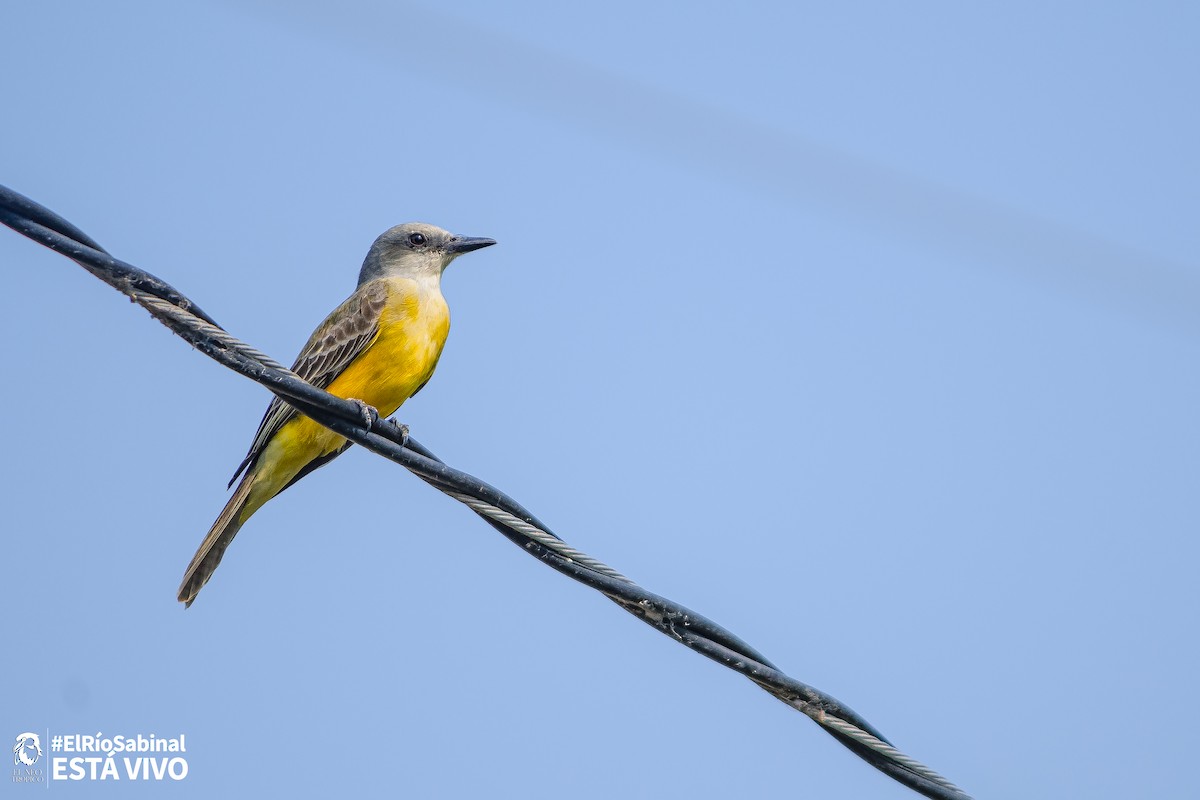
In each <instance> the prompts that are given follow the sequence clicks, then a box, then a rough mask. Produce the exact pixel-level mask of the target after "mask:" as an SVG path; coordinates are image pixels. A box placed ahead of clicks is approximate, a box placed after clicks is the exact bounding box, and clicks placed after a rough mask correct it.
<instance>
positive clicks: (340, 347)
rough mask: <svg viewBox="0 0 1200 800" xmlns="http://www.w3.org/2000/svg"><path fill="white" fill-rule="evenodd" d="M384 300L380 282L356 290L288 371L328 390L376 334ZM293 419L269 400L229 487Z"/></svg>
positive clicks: (288, 410)
mask: <svg viewBox="0 0 1200 800" xmlns="http://www.w3.org/2000/svg"><path fill="white" fill-rule="evenodd" d="M387 297H388V290H387V286H386V285H385V284H384V282H383V281H372V282H371V283H368V284H365V285H364V286H362V287H360V288H359V290H358V291H356V292H355V293H354V294H352V295H351V296H350V297H349V298H348V299H347V300H346V302H344V303H342V304H341V305H340V306H338V307H337V308H336V309H335V310H334V312H333V313H332V314H330V315H329V316H328V317H326V318H325V321H324V322H322V323H321V324H320V325H319V326H318V327H317V329H316V330H315V331H313V335H312V336H311V337H309V340H308V344H306V345H304V349H303V350H301V351H300V355H298V356H296V363H295V364H293V365H292V372H295V373H296V374H297V375H299V376H300V377H301V378H303V379H304V380H306V381H308V382H309V383H311V384H312V385H313V386H316V387H317V388H319V389H324V388H326V387H328V386H329V384H331V383H333V381H334V379H336V378H337V376H338V375H341V374H342V372H343V371H344V370H345V369H346V367H348V366H350V363H351V362H353V361H354V359H356V358H358V356H359V355H361V354H362V352H363V351H364V350H366V349H367V346H368V345H369V344H370V343H371V342H372V340H374V338H375V336H376V334H378V333H379V317H380V314H382V312H383V307H384V305H385V304H386V303H387ZM295 416H296V409H294V408H292V407H291V406H290V405H288V404H287V403H285V402H284V401H283V400H280V399H279V398H278V397H276V398H275V399H274V400H272V401H271V405H269V406H268V407H267V413H266V414H264V415H263V418H262V422H261V423H260V424H259V426H258V433H256V434H255V435H254V443H253V444H251V445H250V451H249V452H248V453H246V457H245V458H244V459H242V463H241V464H239V465H238V468H237V472H235V473H234V474H233V477H232V478H231V479H230V480H229V485H230V486H233V482H234V481H236V480H237V479H238V477H239V476H240V475H241V474H242V473H243V472H245V471H246V470H247V469H249V468H250V467H252V466H253V464H254V462H255V460H256V459H257V458H258V457H259V455H261V454H262V451H263V450H265V449H266V447H267V444H268V443H269V442H270V441H271V437H273V436H274V435H275V434H276V433H278V432H279V429H280V428H282V427H283V426H284V425H285V424H287V423H288V421H290V420H291V419H292V418H293V417H295ZM339 452H340V451H339Z"/></svg>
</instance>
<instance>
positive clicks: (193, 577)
mask: <svg viewBox="0 0 1200 800" xmlns="http://www.w3.org/2000/svg"><path fill="white" fill-rule="evenodd" d="M257 477H258V474H257V473H256V472H253V471H252V472H251V473H250V474H249V475H247V476H246V477H244V478H242V482H241V483H239V484H238V487H237V489H235V490H234V492H233V496H232V497H230V498H229V502H228V503H226V504H225V508H223V509H222V510H221V513H220V515H219V516H218V517H217V521H216V522H214V523H213V524H212V528H211V529H209V531H208V535H207V536H205V537H204V541H203V542H201V543H200V549H199V550H197V551H196V555H194V556H192V563H190V564H188V568H187V572H185V573H184V574H183V583H181V584H179V602H181V603H183V604H184V606H185V607H190V606H191V605H192V602H193V601H194V600H195V599H196V595H198V594H200V590H201V589H202V588H203V587H204V584H206V583H208V579H209V578H211V577H212V574H213V573H214V572H216V570H217V565H218V564H220V563H221V556H223V555H225V548H226V547H228V546H229V543H230V542H232V541H233V537H234V536H237V532H238V531H239V530H241V527H242V523H243V522H245V521H246V520H247V519H249V517H250V514H252V513H254V511H256V510H257V506H261V505H262V503H261V502H259V503H257V504H255V505H254V506H252V507H251V508H249V509H247V508H246V505H247V502H248V501H249V500H250V490H251V489H253V488H254V484H255V482H256V478H257ZM247 511H248V512H249V513H245V512H247Z"/></svg>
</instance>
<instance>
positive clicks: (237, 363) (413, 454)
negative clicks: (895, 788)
mask: <svg viewBox="0 0 1200 800" xmlns="http://www.w3.org/2000/svg"><path fill="white" fill-rule="evenodd" d="M0 222H3V223H4V224H5V225H7V226H8V227H10V228H12V229H13V230H16V231H17V232H18V233H21V234H23V235H24V236H26V237H28V238H30V239H32V240H33V241H35V242H38V243H40V244H43V245H45V246H46V247H49V248H50V249H52V250H55V251H56V252H59V253H62V254H63V255H65V256H67V257H68V258H70V259H71V260H73V261H75V262H76V263H78V264H80V265H81V266H82V267H83V268H84V269H86V270H88V272H90V273H91V274H93V275H95V276H96V277H98V278H100V279H101V280H103V281H104V282H106V283H108V284H109V285H110V286H112V287H114V288H116V289H117V290H118V291H120V292H122V293H123V294H125V295H127V296H128V297H129V298H130V299H131V300H133V301H134V302H136V303H138V304H139V305H141V306H142V307H143V308H145V309H146V310H147V311H149V312H150V314H151V315H152V316H153V317H154V318H155V319H157V320H159V321H160V322H162V323H163V324H164V325H166V326H167V327H168V328H170V329H171V330H172V331H174V332H175V333H176V334H178V335H179V336H180V337H181V338H183V339H184V340H185V341H187V342H189V343H190V344H192V345H193V346H194V347H196V349H198V350H200V351H201V352H203V353H204V354H205V355H207V356H209V357H210V358H212V359H214V360H215V361H217V362H219V363H221V364H222V365H224V366H226V367H229V368H230V369H232V370H234V371H235V372H238V373H240V374H242V375H244V376H246V377H248V378H251V379H252V380H255V381H257V382H258V383H261V384H262V385H264V386H266V387H267V388H268V389H270V390H271V391H272V392H274V393H275V394H276V395H278V396H279V397H281V398H282V399H283V400H285V401H286V402H288V403H289V404H291V405H292V406H294V407H295V408H297V409H298V410H299V411H300V412H301V413H303V414H306V415H308V416H310V417H312V418H313V419H314V420H316V421H317V422H319V423H321V424H322V425H325V426H326V427H328V428H330V429H331V430H333V431H335V432H336V433H338V434H340V435H342V436H344V437H346V438H347V439H349V440H351V441H353V442H354V443H356V444H359V445H361V446H362V447H365V448H367V449H368V450H371V451H372V452H374V453H376V454H378V455H382V456H384V457H385V458H388V459H390V460H392V461H395V462H396V463H398V464H400V465H401V466H403V467H405V468H406V469H408V470H409V471H410V472H412V473H413V474H415V475H416V476H417V477H419V478H421V479H422V480H424V481H425V482H426V483H429V484H430V485H432V486H433V487H434V488H436V489H438V490H439V491H441V492H443V493H444V494H446V495H448V496H450V497H452V498H454V499H455V500H458V501H459V502H461V503H463V504H464V505H466V506H467V507H468V508H470V509H471V510H472V511H474V512H475V513H476V514H478V515H479V516H480V517H481V518H482V519H483V520H484V521H485V522H487V523H488V524H489V525H491V526H492V527H493V528H495V529H496V530H497V531H499V532H500V533H501V534H503V535H504V536H505V537H506V538H508V539H509V540H510V541H512V542H513V543H514V544H517V545H518V546H520V547H521V548H522V549H524V550H525V551H526V552H528V553H530V554H531V555H533V556H534V557H536V558H538V559H539V560H541V561H543V562H545V563H546V564H547V565H549V566H550V567H552V568H553V569H555V570H557V571H559V572H561V573H563V574H565V575H567V576H568V577H571V578H573V579H574V580H576V581H578V582H580V583H582V584H584V585H586V586H589V587H591V588H593V589H596V590H597V591H599V592H601V593H602V594H604V595H605V596H606V597H608V598H609V599H610V600H612V601H613V602H614V603H616V604H617V605H619V606H620V607H621V608H623V609H625V610H626V611H629V612H630V613H632V614H633V615H634V616H636V617H638V618H639V619H641V620H642V621H643V622H645V623H647V624H648V625H650V626H651V627H653V628H655V629H656V630H658V631H659V632H661V633H664V634H666V635H667V636H670V637H671V638H672V639H675V640H676V641H678V642H680V643H681V644H683V645H685V646H687V647H689V648H691V649H692V650H695V651H696V652H698V653H700V654H702V655H704V656H706V657H708V658H710V659H712V660H714V661H716V662H717V663H720V664H722V665H724V666H726V667H728V668H730V669H732V670H734V671H735V672H738V673H740V674H742V675H744V676H745V677H747V678H748V679H750V680H751V681H753V682H754V683H755V684H756V685H758V686H759V687H760V688H762V689H763V690H764V691H766V692H768V693H769V694H771V695H772V696H774V697H775V698H777V699H779V700H780V701H782V702H784V703H786V704H787V705H789V706H791V707H792V708H795V709H796V710H798V711H800V712H801V713H803V714H805V715H806V716H808V717H809V718H810V719H812V720H813V721H814V722H816V723H817V724H818V725H820V726H821V727H822V728H823V729H824V730H825V731H826V732H828V733H829V734H830V735H831V736H833V737H834V738H835V739H837V740H838V741H839V742H840V743H841V744H843V745H844V746H845V747H847V748H848V749H849V750H851V751H852V752H854V753H855V754H856V755H858V756H859V757H860V758H862V759H863V760H865V761H866V762H867V763H869V764H871V765H872V766H873V767H875V768H876V769H878V770H880V771H881V772H883V773H884V774H886V775H888V776H889V777H891V778H893V779H894V780H896V781H898V782H900V783H902V784H904V785H905V786H908V787H909V788H911V789H913V790H915V791H917V792H920V793H921V794H924V795H926V796H927V797H932V798H938V800H969V797H968V795H966V794H965V793H964V792H963V791H962V790H961V789H959V788H958V787H956V786H955V785H954V784H952V783H951V782H950V781H948V780H946V779H945V778H943V777H941V776H940V775H938V773H936V772H934V771H933V770H931V769H930V768H928V767H926V766H925V765H923V764H921V763H920V762H919V761H916V760H915V759H913V758H911V757H909V756H907V755H905V754H904V753H902V752H900V751H899V750H897V749H896V748H895V747H894V746H893V745H892V744H891V742H889V741H888V740H887V739H886V738H885V737H884V736H883V734H882V733H880V732H879V731H877V730H876V729H875V728H873V727H872V726H871V725H870V723H868V722H867V721H866V720H865V719H863V718H862V717H860V716H859V715H858V714H856V713H855V712H854V711H852V710H850V709H849V708H846V707H845V706H843V705H842V704H841V703H839V702H838V701H837V700H835V699H834V698H832V697H830V696H829V695H827V694H825V693H823V692H821V691H819V690H817V689H814V688H813V687H811V686H808V685H806V684H804V683H801V682H799V681H797V680H795V679H793V678H790V677H789V676H787V675H785V674H784V673H783V672H781V671H780V670H779V669H778V667H776V666H775V665H774V664H772V663H771V662H770V661H768V660H767V659H766V657H764V656H763V655H762V654H761V653H759V652H758V651H757V650H755V649H754V648H753V647H751V646H750V645H748V644H746V643H745V642H743V641H742V640H741V639H739V638H738V637H737V636H735V635H734V634H733V633H731V632H730V631H728V630H726V629H725V628H723V627H721V626H720V625H717V624H716V623H715V622H712V621H711V620H709V619H707V618H705V617H703V616H702V615H700V614H697V613H696V612H694V611H692V610H691V609H688V608H686V607H685V606H682V605H680V604H678V603H675V602H674V601H671V600H668V599H666V598H663V597H660V596H658V595H655V594H653V593H651V592H649V591H647V590H645V589H643V588H642V587H641V586H639V585H638V584H636V583H634V582H633V581H631V580H630V579H629V578H626V577H625V576H623V575H621V574H620V573H619V572H617V571H616V570H614V569H612V568H611V567H609V566H607V565H605V564H604V563H602V562H600V561H598V560H596V559H594V558H592V557H591V556H589V555H587V554H586V553H583V552H581V551H579V550H577V549H575V548H574V547H571V546H570V545H568V544H567V543H566V542H564V541H563V540H562V539H561V538H559V537H558V536H557V535H556V534H554V532H553V531H551V530H550V528H549V527H547V526H546V525H544V524H543V523H542V522H540V521H539V520H538V519H537V518H536V517H534V516H533V515H532V514H531V513H530V512H529V511H528V510H526V509H525V508H524V507H522V506H521V505H520V504H519V503H517V502H516V501H515V500H513V499H512V498H510V497H508V496H507V495H506V494H504V493H503V492H500V491H499V490H497V489H495V488H494V487H492V486H490V485H488V484H487V483H485V482H483V481H481V480H479V479H478V478H475V477H474V476H472V475H469V474H467V473H465V472H462V471H460V470H457V469H454V468H453V467H451V466H449V465H447V464H445V463H444V462H442V461H441V460H440V459H438V458H437V456H435V455H434V454H433V453H432V452H431V451H429V450H428V449H427V448H425V447H424V446H422V445H421V444H419V443H418V442H416V441H415V440H413V439H411V438H410V437H409V436H408V432H407V429H406V428H404V426H402V425H399V424H397V423H396V422H394V421H392V420H381V419H378V418H377V417H370V416H369V415H368V416H367V417H366V418H364V414H363V410H362V408H361V406H360V405H358V404H356V403H354V402H352V401H349V400H344V399H342V398H339V397H335V396H334V395H331V394H329V393H328V392H325V391H322V390H320V389H317V388H316V387H314V386H312V385H310V384H308V383H306V382H305V381H303V380H302V379H300V378H299V377H298V376H297V375H296V374H295V373H293V372H292V371H291V370H289V369H287V368H285V367H284V366H282V365H281V364H279V363H278V362H276V361H275V360H273V359H271V358H269V357H268V356H266V355H265V354H263V353H261V352H259V351H258V350H256V349H255V348H253V347H251V346H250V345H247V344H245V343H244V342H241V341H240V340H238V339H237V338H236V337H234V336H232V335H231V334H229V333H228V332H226V331H225V330H224V329H222V328H221V327H220V325H218V324H217V323H216V321H215V320H213V319H212V318H211V317H209V316H208V315H207V314H205V313H204V312H203V311H201V310H200V309H199V307H198V306H196V305H195V304H194V303H193V302H192V301H191V300H190V299H188V298H187V297H186V296H185V295H183V294H182V293H180V292H179V291H178V290H176V289H175V288H174V287H172V286H170V285H169V284H167V283H165V282H164V281H162V280H160V279H159V278H157V277H155V276H154V275H151V274H149V273H147V272H145V271H143V270H140V269H138V268H137V267H134V266H132V265H130V264H127V263H125V262H123V261H120V260H118V259H116V258H113V257H112V256H111V255H109V254H108V253H107V252H106V251H105V250H104V249H103V248H101V247H100V246H99V245H98V244H97V243H96V242H95V241H94V240H92V239H91V238H89V237H88V236H87V235H86V234H84V233H83V232H82V231H81V230H79V229H78V228H76V227H75V226H74V225H71V224H70V223H69V222H67V221H66V220H64V219H63V218H62V217H60V216H58V215H57V214H55V213H53V212H52V211H50V210H48V209H46V208H44V207H42V206H40V205H38V204H37V203H34V202H33V201H31V200H29V199H28V198H25V197H23V196H21V195H19V194H17V193H16V192H13V191H12V190H11V189H8V188H6V187H4V186H0Z"/></svg>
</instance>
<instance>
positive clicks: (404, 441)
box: [384, 417, 408, 447]
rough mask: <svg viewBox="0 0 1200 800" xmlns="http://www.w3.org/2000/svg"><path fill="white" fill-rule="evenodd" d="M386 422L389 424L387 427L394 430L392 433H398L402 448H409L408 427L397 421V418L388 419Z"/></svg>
mask: <svg viewBox="0 0 1200 800" xmlns="http://www.w3.org/2000/svg"><path fill="white" fill-rule="evenodd" d="M384 422H385V423H386V424H387V426H388V427H389V428H391V429H392V431H393V432H394V433H396V434H397V435H398V436H399V437H400V446H401V447H405V446H407V445H408V426H407V425H405V424H404V423H403V422H399V421H397V420H396V418H395V417H388V418H387V419H386V420H384Z"/></svg>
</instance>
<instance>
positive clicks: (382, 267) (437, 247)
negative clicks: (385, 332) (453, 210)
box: [358, 222, 496, 286]
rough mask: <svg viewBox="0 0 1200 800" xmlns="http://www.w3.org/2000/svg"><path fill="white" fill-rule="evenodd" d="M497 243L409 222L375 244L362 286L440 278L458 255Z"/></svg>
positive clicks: (366, 262) (360, 275)
mask: <svg viewBox="0 0 1200 800" xmlns="http://www.w3.org/2000/svg"><path fill="white" fill-rule="evenodd" d="M495 243H496V240H495V239H484V238H481V237H477V236H456V235H455V234H453V233H450V232H449V231H444V230H442V229H441V228H438V227H436V226H434V225H426V224H425V223H424V222H406V223H404V224H403V225H397V226H396V227H394V228H389V229H387V230H386V231H384V232H383V234H382V235H380V237H379V238H378V239H376V240H375V244H373V245H371V249H370V251H369V252H368V253H367V257H366V260H364V261H363V265H362V270H361V271H360V272H359V273H358V284H359V286H361V285H362V284H364V283H366V282H367V281H372V280H375V279H376V278H384V277H389V278H390V277H407V278H418V277H421V276H431V277H434V278H437V277H440V276H441V274H442V270H444V269H445V268H446V267H448V266H449V265H450V262H451V261H453V260H454V259H455V258H457V257H458V256H461V255H462V254H463V253H469V252H471V251H472V250H478V249H479V248H481V247H487V246H488V245H493V244H495Z"/></svg>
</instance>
